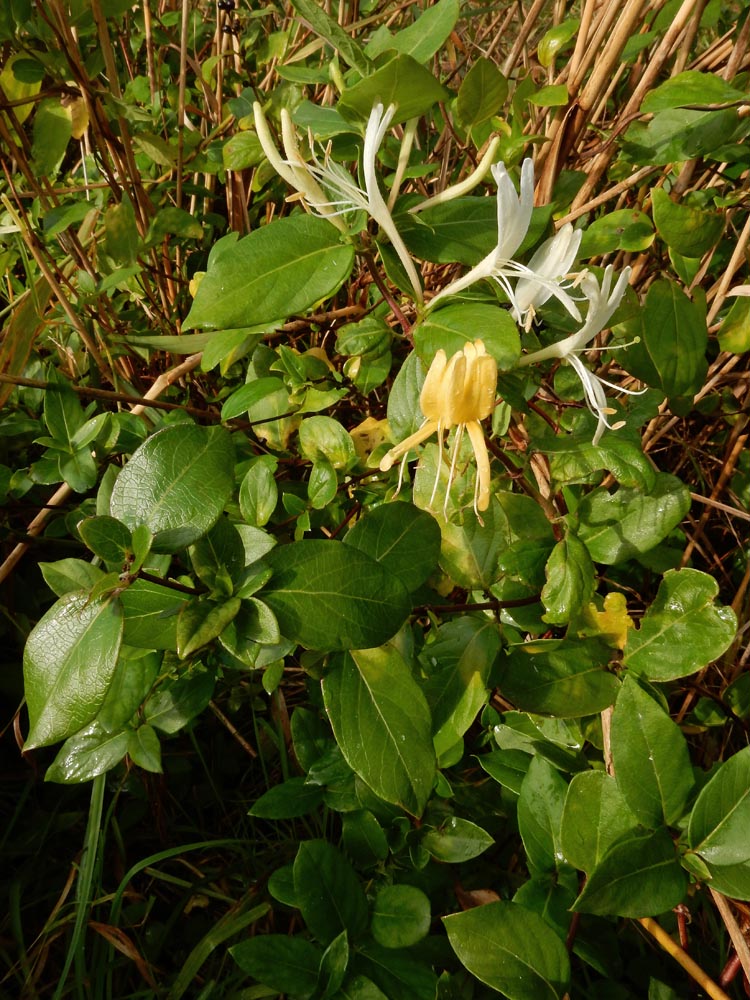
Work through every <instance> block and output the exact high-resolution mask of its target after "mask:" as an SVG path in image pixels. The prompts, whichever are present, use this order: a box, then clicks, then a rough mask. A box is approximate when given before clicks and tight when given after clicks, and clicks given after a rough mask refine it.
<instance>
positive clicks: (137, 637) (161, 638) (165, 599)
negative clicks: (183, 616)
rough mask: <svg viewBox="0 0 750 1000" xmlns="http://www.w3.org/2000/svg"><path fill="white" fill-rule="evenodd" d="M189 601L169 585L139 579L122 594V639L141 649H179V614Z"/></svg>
mask: <svg viewBox="0 0 750 1000" xmlns="http://www.w3.org/2000/svg"><path fill="white" fill-rule="evenodd" d="M186 600H187V599H186V598H185V596H184V594H180V593H179V592H178V591H176V590H173V589H172V588H170V587H163V586H162V585H161V584H159V583H151V582H150V581H148V580H136V581H135V583H133V584H131V585H130V586H129V587H128V589H127V590H124V591H123V592H122V594H121V595H120V601H121V603H122V608H123V612H124V615H125V632H124V634H123V641H124V642H126V643H127V644H128V645H129V646H137V647H138V648H139V649H177V616H178V614H179V613H180V610H181V609H182V608H183V606H184V605H185V603H186Z"/></svg>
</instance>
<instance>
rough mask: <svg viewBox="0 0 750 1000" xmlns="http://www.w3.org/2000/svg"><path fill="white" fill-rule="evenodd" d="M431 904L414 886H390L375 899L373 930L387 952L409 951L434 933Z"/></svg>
mask: <svg viewBox="0 0 750 1000" xmlns="http://www.w3.org/2000/svg"><path fill="white" fill-rule="evenodd" d="M430 920H431V914H430V900H429V898H428V897H427V896H425V894H424V893H423V892H422V890H421V889H417V888H416V887H415V886H412V885H386V886H383V888H382V889H380V890H379V891H378V893H377V895H376V896H375V903H374V905H373V908H372V920H371V924H370V930H371V932H372V936H373V937H374V938H375V940H376V941H377V942H378V944H381V945H382V946H383V947H384V948H409V947H410V946H411V945H413V944H416V943H417V941H421V940H422V938H424V937H426V936H427V934H428V933H429V930H430Z"/></svg>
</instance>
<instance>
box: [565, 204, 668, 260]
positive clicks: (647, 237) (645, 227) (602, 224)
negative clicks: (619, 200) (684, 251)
mask: <svg viewBox="0 0 750 1000" xmlns="http://www.w3.org/2000/svg"><path fill="white" fill-rule="evenodd" d="M654 235H655V234H654V227H653V225H652V224H651V220H650V219H649V217H648V216H647V215H646V214H645V213H643V212H641V211H640V209H637V208H621V209H619V210H617V211H615V212H607V214H606V215H603V216H602V217H601V218H599V219H596V220H594V222H592V223H591V225H590V226H588V227H587V228H586V229H585V230H584V233H583V237H582V239H581V246H580V250H579V256H580V257H581V258H584V259H586V258H588V257H598V256H600V255H601V254H605V253H612V252H613V251H614V250H627V251H628V252H630V253H640V252H641V251H643V250H647V249H648V248H649V247H650V246H651V244H652V243H653V242H654Z"/></svg>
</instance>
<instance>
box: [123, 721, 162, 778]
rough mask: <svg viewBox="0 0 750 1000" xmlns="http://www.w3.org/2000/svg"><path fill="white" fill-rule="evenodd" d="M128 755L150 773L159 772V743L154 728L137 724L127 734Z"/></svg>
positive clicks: (160, 768)
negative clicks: (137, 725) (132, 730)
mask: <svg viewBox="0 0 750 1000" xmlns="http://www.w3.org/2000/svg"><path fill="white" fill-rule="evenodd" d="M128 756H129V757H130V759H131V760H132V762H133V763H134V764H135V765H137V766H138V767H142V768H143V770H144V771H150V772H151V773H152V774H161V773H162V770H163V768H162V765H161V744H160V743H159V737H158V736H157V735H156V732H155V731H154V729H153V728H152V727H151V726H149V725H145V726H139V727H138V728H137V729H136V730H135V731H134V732H130V733H129V734H128Z"/></svg>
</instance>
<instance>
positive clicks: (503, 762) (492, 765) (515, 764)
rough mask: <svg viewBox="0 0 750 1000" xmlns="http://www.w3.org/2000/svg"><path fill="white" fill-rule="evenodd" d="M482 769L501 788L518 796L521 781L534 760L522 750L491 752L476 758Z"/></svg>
mask: <svg viewBox="0 0 750 1000" xmlns="http://www.w3.org/2000/svg"><path fill="white" fill-rule="evenodd" d="M477 759H478V761H479V763H480V765H481V766H482V769H483V770H484V771H486V772H487V774H489V776H490V777H491V778H493V779H494V780H495V781H496V782H497V783H498V784H500V785H502V786H503V788H509V789H510V791H511V792H514V793H515V794H516V795H519V794H520V792H521V785H522V784H523V779H524V778H525V777H526V772H527V771H528V769H529V766H530V765H531V761H532V760H533V759H534V758H533V757H531V756H530V755H529V754H528V753H525V752H524V751H523V750H514V749H509V750H493V751H491V752H490V753H483V754H482V755H481V757H478V758H477Z"/></svg>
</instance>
